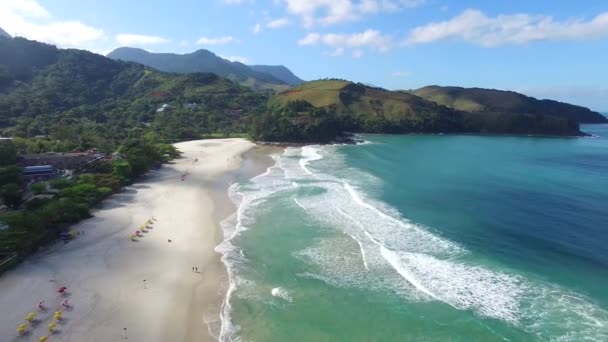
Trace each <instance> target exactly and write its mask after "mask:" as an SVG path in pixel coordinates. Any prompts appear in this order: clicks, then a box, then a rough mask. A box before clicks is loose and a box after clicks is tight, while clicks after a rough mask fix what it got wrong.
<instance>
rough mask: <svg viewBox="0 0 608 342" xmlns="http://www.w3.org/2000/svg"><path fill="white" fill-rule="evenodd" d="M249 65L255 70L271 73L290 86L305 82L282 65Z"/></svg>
mask: <svg viewBox="0 0 608 342" xmlns="http://www.w3.org/2000/svg"><path fill="white" fill-rule="evenodd" d="M249 67H250V68H251V69H253V70H255V71H259V72H263V73H266V74H270V75H272V76H274V77H276V78H278V79H279V80H281V81H283V82H285V83H287V84H289V85H290V86H295V85H298V84H302V83H304V80H302V79H301V78H299V77H298V76H296V75H294V74H293V72H291V70H289V69H288V68H287V67H285V66H282V65H250V66H249Z"/></svg>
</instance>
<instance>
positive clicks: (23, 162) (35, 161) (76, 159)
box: [17, 149, 105, 170]
mask: <svg viewBox="0 0 608 342" xmlns="http://www.w3.org/2000/svg"><path fill="white" fill-rule="evenodd" d="M104 158H105V155H104V154H102V153H99V151H98V150H97V149H91V150H89V151H87V152H68V153H57V152H48V153H39V154H23V155H21V156H19V160H17V165H19V166H21V167H28V166H41V165H50V166H52V167H53V168H55V169H61V170H66V169H67V170H79V169H82V168H83V167H85V166H87V165H88V164H90V163H93V162H96V161H100V160H103V159H104Z"/></svg>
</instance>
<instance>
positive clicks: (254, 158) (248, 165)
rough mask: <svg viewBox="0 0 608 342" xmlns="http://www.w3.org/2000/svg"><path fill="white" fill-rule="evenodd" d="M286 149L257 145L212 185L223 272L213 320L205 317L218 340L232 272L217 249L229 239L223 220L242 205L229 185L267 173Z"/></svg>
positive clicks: (220, 271) (218, 257) (215, 248)
mask: <svg viewBox="0 0 608 342" xmlns="http://www.w3.org/2000/svg"><path fill="white" fill-rule="evenodd" d="M282 150H283V148H282V147H277V146H266V145H257V144H256V145H255V146H254V147H253V148H251V149H250V150H248V151H246V152H244V153H243V154H241V155H240V157H239V158H240V163H239V168H237V169H233V170H229V171H227V172H225V173H224V174H222V175H221V176H220V177H219V178H218V179H217V180H216V181H215V184H214V186H213V188H212V192H211V197H212V199H213V203H215V204H219V205H216V206H215V208H214V210H213V220H214V222H215V224H216V228H215V229H216V231H217V236H218V237H219V239H216V244H215V247H214V249H213V250H214V251H215V254H216V259H217V260H216V263H215V264H214V266H216V267H218V269H217V274H219V275H220V277H219V279H218V280H217V281H216V282H215V287H216V289H217V290H218V296H217V297H216V298H215V301H214V302H213V303H212V306H213V307H214V308H215V309H216V310H214V311H213V313H214V314H213V319H212V320H205V323H206V324H207V328H208V330H209V335H210V336H211V337H213V338H214V339H216V340H218V341H219V340H220V333H221V328H222V324H223V322H222V308H223V306H224V302H225V301H226V297H227V294H228V293H227V292H228V290H229V286H230V277H229V274H228V266H227V265H226V264H225V263H224V261H223V260H222V257H223V254H222V253H221V252H218V251H217V247H218V246H219V245H220V244H221V243H222V242H223V241H225V239H226V236H225V231H224V228H223V227H222V223H223V222H224V221H225V220H228V219H229V218H230V217H232V216H233V215H234V214H236V211H237V210H238V207H237V206H236V204H235V203H233V202H232V200H231V199H230V197H229V195H228V191H229V188H230V186H231V185H232V184H234V183H235V182H239V181H240V182H242V181H247V180H249V179H251V178H254V177H256V176H258V175H261V174H263V173H264V172H266V170H267V169H268V168H269V167H271V166H272V165H273V164H274V160H273V159H272V158H271V155H272V154H273V153H277V152H279V151H282Z"/></svg>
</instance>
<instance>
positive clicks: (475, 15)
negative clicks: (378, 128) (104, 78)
mask: <svg viewBox="0 0 608 342" xmlns="http://www.w3.org/2000/svg"><path fill="white" fill-rule="evenodd" d="M0 27H2V28H4V29H5V30H6V31H8V32H9V33H11V34H13V35H21V36H25V37H27V38H30V39H36V40H41V41H46V42H50V43H54V44H57V45H59V46H61V47H77V48H84V49H88V50H91V51H94V52H98V53H107V52H109V51H111V50H112V49H114V48H116V47H119V46H136V47H141V48H144V49H147V50H150V51H156V52H178V53H183V52H191V51H194V50H197V49H200V48H205V49H209V50H211V51H213V52H215V53H217V54H218V55H221V56H223V57H225V58H228V59H233V60H240V61H244V62H247V63H249V64H283V65H285V66H287V67H289V68H290V69H291V70H292V71H293V72H294V73H296V74H297V75H298V76H300V77H301V78H304V79H307V80H311V79H317V78H324V77H339V78H345V79H349V80H354V81H359V82H364V83H370V84H374V85H377V86H382V87H385V88H389V89H412V88H417V87H421V86H424V85H429V84H440V85H460V86H467V87H469V86H478V87H488V88H497V89H509V90H515V91H520V92H524V93H526V94H529V95H532V96H537V97H541V98H553V99H558V100H562V101H568V102H572V103H576V104H580V105H584V106H589V107H591V108H592V109H595V110H600V111H606V112H608V85H606V80H607V79H608V62H606V61H607V60H608V58H607V55H608V1H606V0H584V1H565V0H535V1H529V0H528V1H523V0H510V1H481V0H265V1H264V0H182V1H180V0H173V1H140V0H129V1H124V0H105V1H97V0H95V1H93V0H0Z"/></svg>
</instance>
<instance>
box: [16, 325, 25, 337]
mask: <svg viewBox="0 0 608 342" xmlns="http://www.w3.org/2000/svg"><path fill="white" fill-rule="evenodd" d="M26 328H27V325H25V324H19V325H18V326H17V333H18V334H19V335H23V334H25V329H26Z"/></svg>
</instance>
